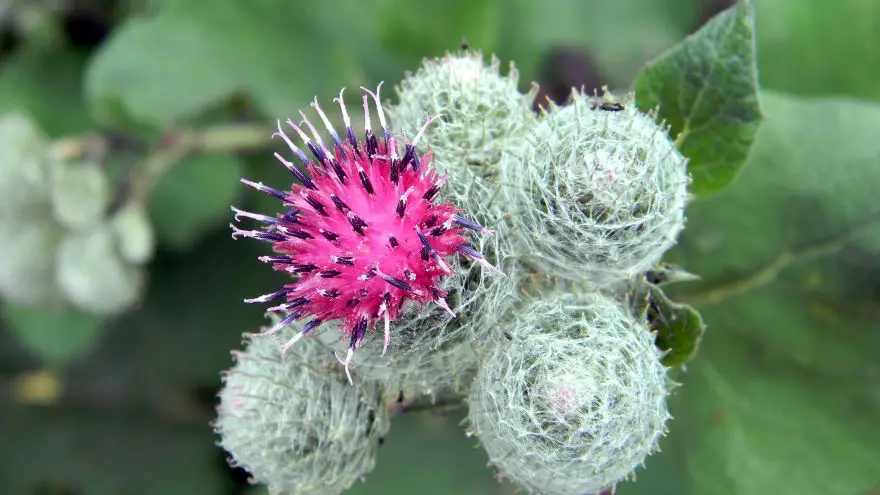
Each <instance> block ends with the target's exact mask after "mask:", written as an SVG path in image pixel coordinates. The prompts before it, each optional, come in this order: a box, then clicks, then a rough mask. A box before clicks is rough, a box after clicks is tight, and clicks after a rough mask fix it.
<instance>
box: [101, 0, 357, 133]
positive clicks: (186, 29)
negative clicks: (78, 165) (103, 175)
mask: <svg viewBox="0 0 880 495" xmlns="http://www.w3.org/2000/svg"><path fill="white" fill-rule="evenodd" d="M368 7H369V2H366V3H364V2H359V3H354V4H352V3H347V2H341V1H340V0H336V1H329V2H321V4H320V6H319V5H317V4H315V5H311V6H310V7H309V8H296V7H295V6H294V5H291V4H289V3H287V2H282V1H278V0H257V1H251V2H241V1H239V0H218V1H216V2H212V4H211V6H210V8H206V6H205V5H203V4H200V3H197V2H189V1H184V0H167V1H164V2H162V5H161V8H160V9H159V13H158V14H157V15H156V16H155V17H152V18H148V19H144V18H132V19H129V20H128V21H127V22H125V23H124V24H123V25H122V26H121V27H120V29H119V30H118V31H117V32H116V33H115V34H114V36H113V38H112V39H111V40H110V41H109V42H108V43H107V44H106V45H105V46H103V47H102V48H101V50H100V51H99V53H98V54H97V55H96V56H95V58H94V60H93V61H92V63H91V65H90V67H89V70H88V71H87V74H86V91H87V94H88V97H89V100H90V103H91V105H92V108H93V110H94V112H95V114H96V115H97V116H98V117H99V118H100V119H101V120H102V121H104V122H114V121H115V120H117V119H120V118H124V117H123V116H121V115H119V110H120V108H121V109H122V110H123V111H124V114H125V116H131V117H132V118H134V119H135V120H138V121H141V122H144V123H148V124H152V125H155V126H160V127H161V126H167V125H170V124H175V123H179V122H181V121H186V120H189V119H191V118H194V117H196V116H198V115H199V114H201V113H202V112H204V111H206V110H208V109H209V108H211V107H212V106H214V105H218V104H221V103H222V102H223V101H224V100H226V99H228V98H229V97H231V96H233V95H235V94H238V93H243V94H246V95H247V96H249V97H251V98H252V99H253V102H254V104H255V105H256V107H257V108H258V109H259V110H260V111H261V112H263V114H265V115H267V116H270V117H282V116H287V115H294V114H295V112H296V110H297V109H298V108H299V107H300V106H302V105H303V104H304V103H306V102H308V101H309V100H311V99H312V98H313V97H314V96H315V95H316V94H321V95H326V94H327V86H326V84H327V82H328V81H333V86H332V87H333V88H336V87H339V86H341V85H345V83H346V82H350V83H352V84H354V85H355V86H356V84H355V83H359V82H361V81H360V79H361V77H360V75H359V74H358V72H359V67H358V63H357V62H358V60H362V59H363V58H367V57H370V56H371V51H372V49H373V45H372V43H371V39H370V38H369V37H368V36H367V33H366V32H365V29H364V27H365V25H364V24H362V23H359V22H356V21H357V20H358V19H362V18H364V15H365V14H366V15H369V13H370V11H369V10H368ZM340 12H344V14H340ZM337 34H344V36H343V37H341V38H337V37H336V35H337ZM343 42H344V44H343ZM316 67H320V68H321V69H320V70H316V69H315V68H316Z"/></svg>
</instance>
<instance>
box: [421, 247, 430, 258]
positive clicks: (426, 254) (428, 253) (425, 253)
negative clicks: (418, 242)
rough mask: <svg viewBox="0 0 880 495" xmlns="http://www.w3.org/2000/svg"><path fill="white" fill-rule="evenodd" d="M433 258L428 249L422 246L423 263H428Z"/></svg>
mask: <svg viewBox="0 0 880 495" xmlns="http://www.w3.org/2000/svg"><path fill="white" fill-rule="evenodd" d="M430 257H431V252H430V251H428V248H426V247H425V246H422V261H428V259H430Z"/></svg>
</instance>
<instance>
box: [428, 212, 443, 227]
mask: <svg viewBox="0 0 880 495" xmlns="http://www.w3.org/2000/svg"><path fill="white" fill-rule="evenodd" d="M439 220H440V219H439V218H437V214H436V213H431V214H430V215H428V217H427V218H425V228H426V229H430V228H431V227H433V226H435V225H437V222H438V221H439Z"/></svg>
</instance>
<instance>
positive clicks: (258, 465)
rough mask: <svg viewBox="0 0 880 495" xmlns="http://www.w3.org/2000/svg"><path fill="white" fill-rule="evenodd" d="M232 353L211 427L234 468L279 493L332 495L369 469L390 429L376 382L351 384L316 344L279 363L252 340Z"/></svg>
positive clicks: (287, 331) (286, 333)
mask: <svg viewBox="0 0 880 495" xmlns="http://www.w3.org/2000/svg"><path fill="white" fill-rule="evenodd" d="M276 319H277V317H276ZM292 326H293V328H290V327H286V328H283V329H282V330H281V331H280V332H279V334H278V336H280V337H283V338H289V337H290V336H291V335H293V334H295V333H296V332H297V330H299V328H300V327H301V326H302V322H296V323H294V324H293V325H292ZM233 355H234V356H235V360H236V363H235V366H234V367H233V368H232V369H231V370H229V371H228V372H227V373H226V374H225V375H224V380H223V383H224V384H223V389H222V390H221V391H220V405H219V406H218V409H217V420H216V422H215V423H214V427H215V430H216V432H217V433H218V434H219V435H220V437H221V441H220V445H221V446H222V447H223V448H224V449H225V450H226V451H227V452H229V453H230V454H231V455H232V459H231V462H232V464H233V465H235V466H240V467H242V468H244V469H246V470H247V471H248V472H249V473H251V475H253V477H254V478H255V479H256V481H259V482H260V483H265V484H266V485H268V487H269V491H270V493H274V494H285V495H338V494H339V493H342V492H344V491H345V490H347V489H348V488H349V487H351V486H352V485H353V484H354V483H355V482H357V481H358V480H359V479H362V478H363V477H364V476H365V475H366V474H367V473H369V472H370V471H372V470H373V467H374V466H375V464H376V453H377V450H378V448H379V444H380V441H381V438H382V437H383V436H384V435H385V434H387V433H388V429H389V427H390V421H389V416H388V410H387V409H386V408H385V407H383V406H382V404H381V402H380V400H381V395H382V387H381V386H380V385H379V384H376V383H357V384H356V385H355V386H350V385H349V384H348V383H346V381H345V378H344V377H343V376H342V373H340V370H339V369H338V368H336V367H335V366H334V364H335V363H334V362H333V359H332V358H330V357H329V356H328V354H327V349H326V347H324V346H323V345H322V344H321V343H320V342H319V341H318V340H317V339H307V340H305V341H303V342H301V345H298V346H296V348H294V349H291V350H290V352H289V353H288V354H287V355H285V356H284V357H283V358H282V355H281V350H280V348H279V346H278V345H277V344H276V342H275V341H274V339H272V338H254V337H251V338H249V339H248V341H247V347H246V348H245V349H244V351H235V352H234V353H233Z"/></svg>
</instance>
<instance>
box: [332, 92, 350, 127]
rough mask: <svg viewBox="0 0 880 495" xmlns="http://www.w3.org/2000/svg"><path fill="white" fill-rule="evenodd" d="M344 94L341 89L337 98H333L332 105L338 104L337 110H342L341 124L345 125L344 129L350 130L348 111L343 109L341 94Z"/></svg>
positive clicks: (343, 103)
mask: <svg viewBox="0 0 880 495" xmlns="http://www.w3.org/2000/svg"><path fill="white" fill-rule="evenodd" d="M344 92H345V88H342V89H341V90H340V91H339V96H338V97H337V98H333V102H334V103H339V108H341V109H342V122H343V123H345V127H346V129H351V119H349V118H348V110H346V109H345V101H344V100H343V99H342V93H344Z"/></svg>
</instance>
